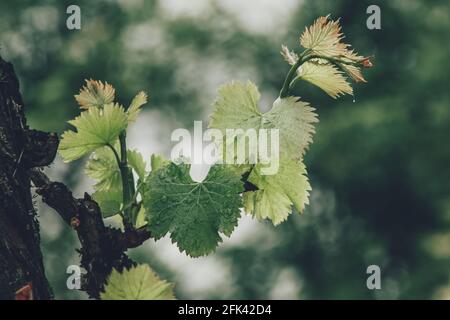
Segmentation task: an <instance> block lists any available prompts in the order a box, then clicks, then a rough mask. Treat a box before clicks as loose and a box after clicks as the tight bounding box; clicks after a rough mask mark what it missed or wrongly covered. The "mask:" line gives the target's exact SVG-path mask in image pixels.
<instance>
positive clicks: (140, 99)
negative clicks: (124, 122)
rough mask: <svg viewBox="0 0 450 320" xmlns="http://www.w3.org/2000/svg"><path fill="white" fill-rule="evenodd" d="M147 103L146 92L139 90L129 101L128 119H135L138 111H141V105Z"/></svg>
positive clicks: (132, 120) (131, 120)
mask: <svg viewBox="0 0 450 320" xmlns="http://www.w3.org/2000/svg"><path fill="white" fill-rule="evenodd" d="M146 103H147V94H146V93H145V92H144V91H141V92H139V93H138V94H137V95H136V96H135V97H134V98H133V100H132V101H131V104H130V107H129V108H128V110H127V114H128V121H129V122H134V121H136V119H137V117H138V115H139V112H140V111H141V106H142V105H144V104H146Z"/></svg>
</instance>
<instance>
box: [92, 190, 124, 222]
mask: <svg viewBox="0 0 450 320" xmlns="http://www.w3.org/2000/svg"><path fill="white" fill-rule="evenodd" d="M92 198H93V199H94V200H95V202H97V204H98V205H99V207H100V210H101V212H102V216H103V218H107V217H111V216H113V215H115V214H117V213H119V211H120V209H121V206H122V203H123V198H122V188H120V189H110V190H108V191H104V190H103V191H95V192H94V193H93V194H92Z"/></svg>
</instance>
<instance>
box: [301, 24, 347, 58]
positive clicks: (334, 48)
mask: <svg viewBox="0 0 450 320" xmlns="http://www.w3.org/2000/svg"><path fill="white" fill-rule="evenodd" d="M329 17H330V15H327V16H326V17H320V18H318V19H317V20H316V21H314V23H313V24H312V25H311V26H310V27H309V28H308V27H307V28H306V29H305V31H304V32H303V34H302V35H301V37H300V44H301V45H302V46H303V47H304V48H307V49H310V50H312V52H314V53H316V54H320V55H324V56H328V57H339V56H344V55H345V54H347V52H348V47H349V45H348V44H345V43H342V42H341V40H342V38H343V37H344V36H343V34H342V32H341V26H340V25H339V20H335V21H333V20H331V19H329Z"/></svg>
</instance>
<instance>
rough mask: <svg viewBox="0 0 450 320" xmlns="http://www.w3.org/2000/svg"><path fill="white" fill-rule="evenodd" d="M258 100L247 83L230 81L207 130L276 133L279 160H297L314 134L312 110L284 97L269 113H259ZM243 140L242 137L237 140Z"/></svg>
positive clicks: (314, 120) (222, 91)
mask: <svg viewBox="0 0 450 320" xmlns="http://www.w3.org/2000/svg"><path fill="white" fill-rule="evenodd" d="M259 98H260V94H259V91H258V89H257V87H256V86H255V85H254V84H253V83H251V82H248V83H246V84H244V83H242V82H239V81H233V82H231V83H228V84H225V85H223V86H222V87H221V88H220V89H219V97H218V98H217V100H216V101H215V103H214V107H215V109H214V113H213V114H212V116H211V119H210V123H209V127H210V128H215V129H219V130H221V131H222V133H223V134H224V135H225V134H226V130H227V129H243V130H246V129H251V128H253V129H255V130H259V129H278V130H279V139H280V140H279V142H280V156H283V157H284V158H287V159H299V158H301V157H302V156H303V154H304V153H305V151H306V149H307V147H308V145H309V144H310V143H311V142H312V135H313V134H314V132H315V130H314V123H316V122H317V121H318V119H317V115H316V114H315V113H314V110H315V109H314V108H312V107H311V106H310V105H309V104H308V103H306V102H303V101H299V99H298V98H297V97H286V98H283V99H277V100H276V101H275V102H274V104H273V107H272V109H271V110H269V111H268V112H265V113H261V112H260V111H259V109H258V101H259ZM244 138H245V137H244V135H241V136H238V137H237V139H244Z"/></svg>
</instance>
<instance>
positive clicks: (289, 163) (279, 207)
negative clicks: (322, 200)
mask: <svg viewBox="0 0 450 320" xmlns="http://www.w3.org/2000/svg"><path fill="white" fill-rule="evenodd" d="M261 168H262V165H261V164H257V165H256V166H255V167H254V168H253V170H252V171H251V173H250V175H249V177H248V181H249V182H251V183H252V184H254V185H255V186H257V187H258V190H256V191H248V192H245V193H244V196H243V197H244V208H245V211H246V212H247V213H250V214H252V215H253V216H255V217H256V218H257V219H258V220H262V219H270V220H271V221H272V223H273V224H274V225H277V224H279V223H281V222H283V221H284V220H286V219H287V217H288V216H289V214H290V213H291V211H292V208H291V206H292V205H293V206H294V207H295V208H296V209H297V210H298V211H299V212H302V211H303V209H304V208H305V205H306V204H308V203H309V202H308V201H309V200H308V197H309V191H311V186H310V184H309V182H308V178H307V177H306V168H305V165H304V164H303V163H302V162H300V161H297V160H282V161H280V167H279V170H278V173H277V174H275V175H262V174H261Z"/></svg>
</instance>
